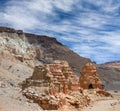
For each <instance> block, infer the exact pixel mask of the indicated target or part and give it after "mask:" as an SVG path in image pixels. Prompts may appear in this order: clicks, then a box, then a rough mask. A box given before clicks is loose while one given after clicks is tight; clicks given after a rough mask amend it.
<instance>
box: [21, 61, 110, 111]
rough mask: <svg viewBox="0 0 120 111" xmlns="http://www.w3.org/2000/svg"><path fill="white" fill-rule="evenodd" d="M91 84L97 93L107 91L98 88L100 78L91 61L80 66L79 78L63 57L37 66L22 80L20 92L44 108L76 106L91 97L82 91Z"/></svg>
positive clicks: (55, 108) (83, 104) (100, 85)
mask: <svg viewBox="0 0 120 111" xmlns="http://www.w3.org/2000/svg"><path fill="white" fill-rule="evenodd" d="M90 88H93V89H94V92H96V95H97V94H100V95H101V94H102V95H105V96H106V95H107V96H109V95H110V94H109V93H107V92H106V91H105V90H101V89H102V82H101V81H100V79H99V76H98V74H97V71H96V67H95V66H94V65H93V64H91V63H87V64H86V65H85V66H83V68H82V74H81V76H80V78H78V77H77V76H76V75H75V74H74V73H73V71H72V70H71V68H70V67H69V64H68V63H67V62H66V61H59V60H56V61H54V62H53V63H52V64H45V65H39V66H36V67H35V68H34V72H33V75H32V76H31V77H30V78H27V79H26V81H24V83H23V84H22V89H23V95H25V96H26V97H27V98H29V99H32V100H33V101H34V102H37V103H38V104H39V105H40V106H41V107H42V108H43V109H45V110H57V109H59V108H61V107H62V106H64V105H72V106H74V107H75V108H82V107H84V106H87V105H88V104H89V103H90V101H91V99H90V97H89V96H88V95H86V94H84V90H83V89H90ZM96 88H98V89H96ZM88 92H89V91H88Z"/></svg>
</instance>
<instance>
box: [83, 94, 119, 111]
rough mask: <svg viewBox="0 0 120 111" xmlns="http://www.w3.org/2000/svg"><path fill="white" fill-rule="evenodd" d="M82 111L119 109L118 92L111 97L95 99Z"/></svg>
mask: <svg viewBox="0 0 120 111" xmlns="http://www.w3.org/2000/svg"><path fill="white" fill-rule="evenodd" d="M82 111H120V94H116V95H114V98H111V99H103V100H99V101H96V102H94V103H93V104H92V105H91V106H89V107H87V108H85V109H83V110H82Z"/></svg>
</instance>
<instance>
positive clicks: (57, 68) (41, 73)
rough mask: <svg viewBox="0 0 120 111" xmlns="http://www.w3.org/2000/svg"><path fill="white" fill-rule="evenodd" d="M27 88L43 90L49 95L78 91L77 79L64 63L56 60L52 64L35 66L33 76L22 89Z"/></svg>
mask: <svg viewBox="0 0 120 111" xmlns="http://www.w3.org/2000/svg"><path fill="white" fill-rule="evenodd" d="M29 86H37V87H41V88H42V89H44V88H45V90H47V91H48V92H49V93H50V94H55V92H57V93H60V92H63V93H67V92H68V90H72V91H77V90H78V88H79V78H78V77H77V76H76V75H75V74H74V73H73V71H72V69H71V68H70V66H69V64H68V63H67V62H66V61H59V60H56V61H54V62H53V63H52V64H45V65H42V66H36V67H35V68H34V72H33V75H32V76H31V77H30V78H28V79H26V82H25V84H23V89H24V88H25V87H29Z"/></svg>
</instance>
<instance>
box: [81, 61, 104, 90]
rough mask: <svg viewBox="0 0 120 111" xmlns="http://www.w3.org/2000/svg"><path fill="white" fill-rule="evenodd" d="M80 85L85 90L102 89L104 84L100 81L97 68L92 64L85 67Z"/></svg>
mask: <svg viewBox="0 0 120 111" xmlns="http://www.w3.org/2000/svg"><path fill="white" fill-rule="evenodd" d="M79 83H80V87H82V88H83V89H96V88H99V89H102V82H101V80H100V79H99V75H98V74H97V70H96V67H95V66H94V65H93V64H92V63H87V64H86V65H85V66H83V68H82V73H81V76H80V79H79Z"/></svg>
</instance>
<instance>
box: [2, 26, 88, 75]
mask: <svg viewBox="0 0 120 111" xmlns="http://www.w3.org/2000/svg"><path fill="white" fill-rule="evenodd" d="M0 41H1V42H0V44H1V51H0V52H2V51H9V52H10V53H11V54H13V55H14V56H16V58H18V59H20V60H21V61H23V59H24V60H26V63H27V62H28V64H29V65H32V67H34V64H35V65H36V64H37V63H38V64H39V63H40V64H41V63H43V64H44V63H52V62H53V60H66V61H67V62H68V63H69V64H70V66H71V68H72V70H73V71H74V72H76V73H77V74H79V72H80V70H81V68H82V66H83V65H84V64H86V63H87V62H90V59H87V58H84V57H80V56H79V55H77V54H76V53H74V52H73V51H71V50H70V49H68V48H67V47H66V46H64V45H62V44H61V43H59V42H58V41H57V40H56V39H55V38H52V37H48V36H43V35H34V34H29V33H24V32H23V31H21V30H15V29H12V28H6V27H0ZM28 60H33V61H34V63H32V61H28ZM29 62H30V63H29Z"/></svg>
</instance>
